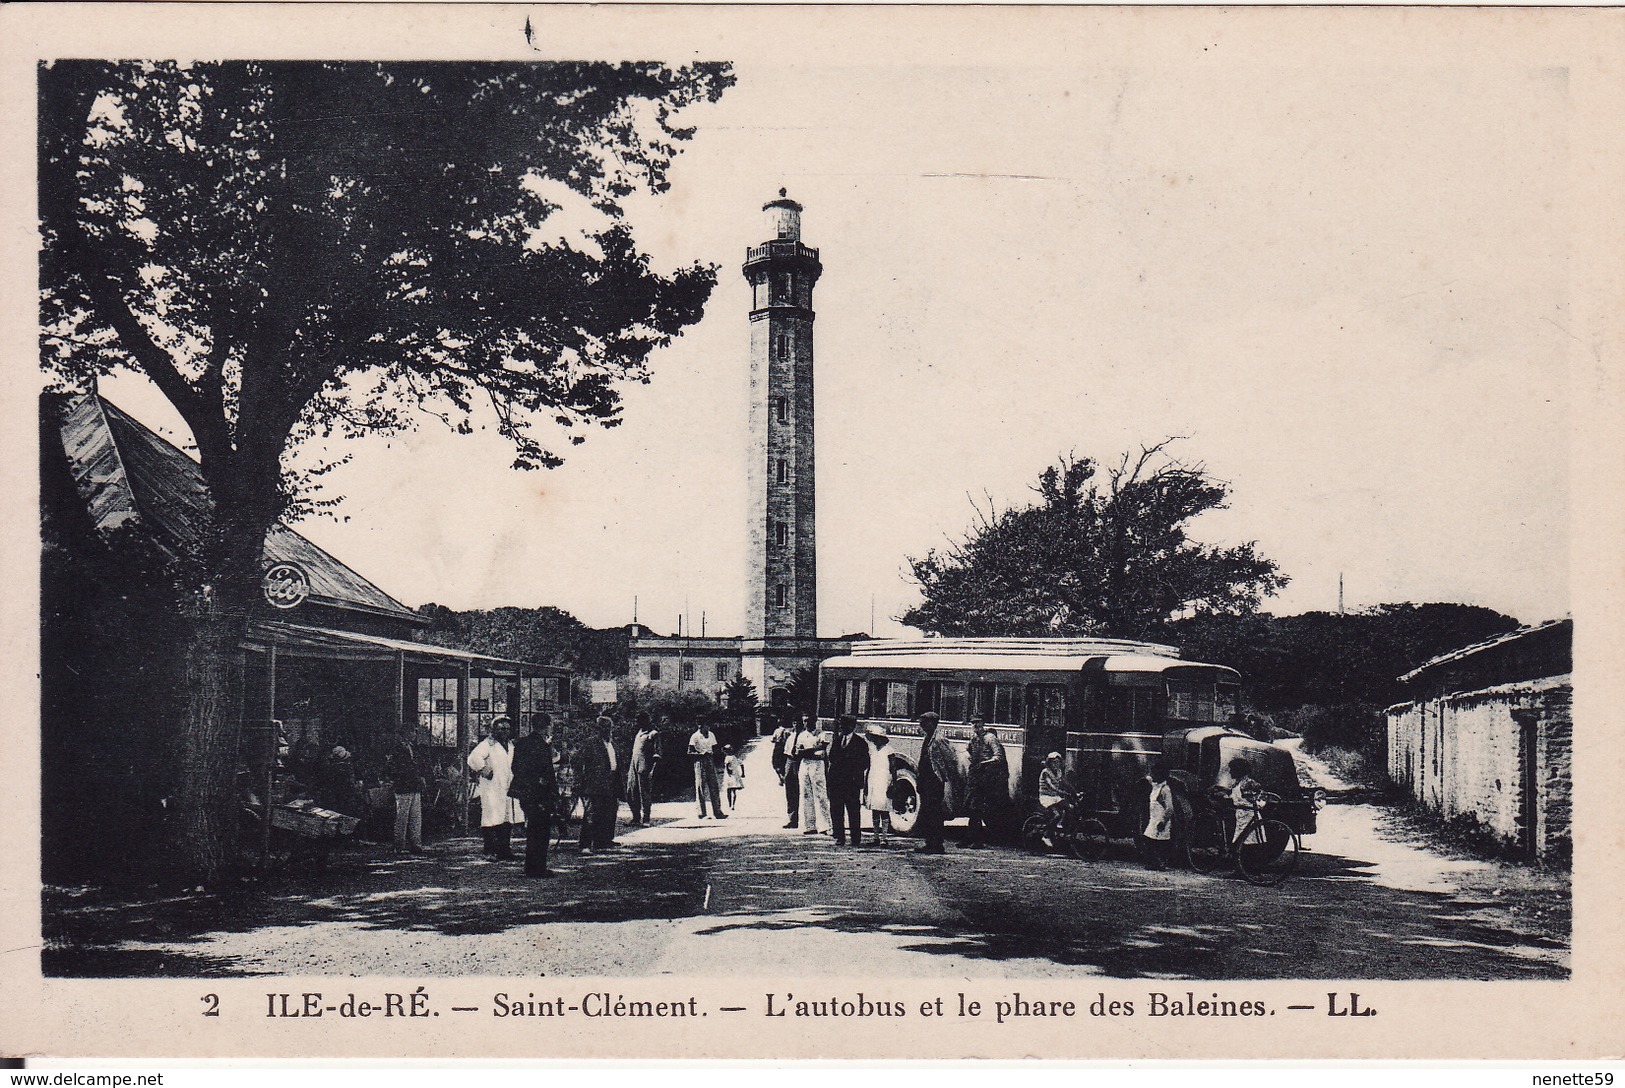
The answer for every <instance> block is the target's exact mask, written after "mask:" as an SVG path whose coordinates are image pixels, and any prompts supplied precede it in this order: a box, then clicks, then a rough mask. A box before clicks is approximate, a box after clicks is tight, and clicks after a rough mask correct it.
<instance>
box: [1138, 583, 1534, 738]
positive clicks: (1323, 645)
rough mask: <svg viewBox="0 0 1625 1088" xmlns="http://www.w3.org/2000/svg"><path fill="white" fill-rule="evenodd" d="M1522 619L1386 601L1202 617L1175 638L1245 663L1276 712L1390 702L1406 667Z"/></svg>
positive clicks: (1188, 650) (1186, 647)
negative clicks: (1356, 607) (1349, 608)
mask: <svg viewBox="0 0 1625 1088" xmlns="http://www.w3.org/2000/svg"><path fill="white" fill-rule="evenodd" d="M1517 626H1518V621H1517V620H1515V619H1513V618H1512V617H1511V616H1506V615H1503V614H1501V613H1500V612H1497V611H1495V610H1494V609H1491V608H1483V607H1480V606H1477V605H1466V604H1447V603H1436V604H1383V605H1377V606H1375V607H1373V608H1367V609H1362V610H1360V611H1358V612H1350V613H1348V614H1340V613H1336V612H1305V613H1303V614H1301V615H1297V616H1196V617H1192V618H1190V619H1185V620H1181V621H1179V622H1178V623H1176V624H1174V625H1173V626H1172V628H1171V629H1170V632H1169V636H1168V637H1169V640H1170V641H1172V642H1175V643H1176V644H1178V645H1179V646H1180V648H1181V649H1182V650H1183V651H1184V653H1185V656H1186V657H1190V658H1193V659H1195V660H1199V661H1210V662H1213V663H1214V664H1218V665H1229V666H1231V667H1232V668H1235V669H1239V670H1240V671H1241V674H1242V679H1243V682H1244V685H1245V691H1246V694H1247V700H1248V702H1249V703H1250V704H1251V705H1253V706H1255V707H1257V708H1258V709H1260V710H1263V711H1265V712H1268V713H1274V712H1276V711H1281V710H1289V709H1292V708H1294V707H1299V706H1304V705H1323V706H1324V705H1340V704H1363V705H1368V706H1372V707H1375V708H1378V709H1380V708H1382V707H1385V706H1388V705H1390V704H1392V703H1396V702H1399V701H1400V700H1401V699H1403V698H1404V697H1405V688H1404V685H1402V684H1400V683H1399V677H1400V675H1401V674H1403V673H1406V672H1409V671H1410V670H1411V669H1414V668H1416V667H1417V666H1418V665H1420V664H1422V662H1424V661H1426V660H1428V659H1429V658H1432V657H1436V656H1438V655H1439V654H1442V653H1445V652H1447V651H1450V650H1455V649H1459V648H1461V647H1463V646H1467V645H1471V644H1472V643H1475V642H1482V641H1483V640H1484V639H1487V638H1491V637H1493V636H1495V635H1500V634H1505V633H1506V632H1508V631H1511V630H1513V629H1514V628H1516V627H1517Z"/></svg>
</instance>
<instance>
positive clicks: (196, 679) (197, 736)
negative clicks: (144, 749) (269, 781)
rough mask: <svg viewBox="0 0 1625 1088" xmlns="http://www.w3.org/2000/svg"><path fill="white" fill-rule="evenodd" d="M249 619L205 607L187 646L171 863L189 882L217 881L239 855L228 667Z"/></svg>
mask: <svg viewBox="0 0 1625 1088" xmlns="http://www.w3.org/2000/svg"><path fill="white" fill-rule="evenodd" d="M246 629H247V623H246V621H245V619H244V617H243V616H242V614H241V613H238V614H235V615H233V614H232V613H231V612H228V611H225V610H223V609H220V608H217V607H213V606H211V607H209V608H208V609H207V610H206V611H205V612H204V614H203V615H201V616H199V617H198V620H197V626H196V628H195V629H194V632H193V636H192V639H191V642H190V643H189V644H188V645H187V646H186V662H185V672H184V674H183V675H184V679H185V683H186V704H185V719H184V720H183V721H182V723H181V750H180V761H181V768H180V770H181V773H180V791H179V804H180V813H179V815H180V820H179V824H178V827H177V828H176V836H175V837H176V842H175V843H174V846H175V852H174V854H173V855H172V864H173V866H174V868H175V870H176V875H178V876H182V877H184V878H185V879H187V880H192V879H197V880H203V881H209V880H214V879H215V878H217V877H218V876H219V875H220V874H221V873H222V871H224V870H225V869H226V868H228V867H229V866H230V865H231V864H232V863H233V862H234V861H235V860H236V857H237V825H238V796H237V761H238V746H239V742H240V733H241V727H240V723H239V722H238V721H237V717H236V715H235V714H233V713H232V708H233V707H234V706H235V705H236V692H235V684H236V682H237V681H238V677H237V675H236V674H237V670H236V669H235V668H234V667H233V665H234V658H235V656H236V654H237V653H238V644H239V643H240V642H241V641H242V638H243V635H244V633H245V632H246Z"/></svg>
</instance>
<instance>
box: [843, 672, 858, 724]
mask: <svg viewBox="0 0 1625 1088" xmlns="http://www.w3.org/2000/svg"><path fill="white" fill-rule="evenodd" d="M841 713H843V714H850V715H852V716H853V717H857V716H858V715H860V714H862V713H863V681H862V680H845V681H842V684H841Z"/></svg>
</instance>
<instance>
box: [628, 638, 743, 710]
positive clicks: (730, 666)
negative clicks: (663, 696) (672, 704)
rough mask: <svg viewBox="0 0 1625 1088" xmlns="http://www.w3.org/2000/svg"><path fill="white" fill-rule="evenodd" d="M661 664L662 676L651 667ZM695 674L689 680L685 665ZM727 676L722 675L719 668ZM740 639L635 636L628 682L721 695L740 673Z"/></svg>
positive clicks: (651, 686) (662, 688) (672, 689)
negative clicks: (657, 674)
mask: <svg viewBox="0 0 1625 1088" xmlns="http://www.w3.org/2000/svg"><path fill="white" fill-rule="evenodd" d="M652 665H658V666H659V673H660V675H659V676H658V677H656V676H654V675H652V670H651V668H650V666H652ZM685 666H688V667H690V668H691V670H692V673H693V676H692V678H691V679H685V678H684V675H683V670H684V667H685ZM719 669H720V670H721V672H722V673H723V675H721V676H718V675H717V674H718V670H719ZM739 671H740V656H739V640H738V639H732V638H709V639H707V638H693V639H690V638H651V639H634V640H633V641H632V643H631V644H630V646H629V647H628V649H627V676H626V680H627V682H628V683H629V684H630V685H631V686H633V687H648V688H655V689H657V690H660V691H697V692H700V693H701V694H703V695H709V696H710V697H711V698H713V699H715V698H718V697H719V696H720V695H721V694H722V689H723V688H725V687H727V686H728V682H729V681H730V680H732V679H733V678H734V677H736V676H738V675H739Z"/></svg>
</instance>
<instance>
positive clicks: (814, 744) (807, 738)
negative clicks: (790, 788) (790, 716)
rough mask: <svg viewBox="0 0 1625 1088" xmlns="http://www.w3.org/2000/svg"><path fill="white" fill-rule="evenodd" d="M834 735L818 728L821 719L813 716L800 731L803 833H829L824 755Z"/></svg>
mask: <svg viewBox="0 0 1625 1088" xmlns="http://www.w3.org/2000/svg"><path fill="white" fill-rule="evenodd" d="M832 739H833V738H832V737H831V736H830V735H829V734H828V733H824V732H820V731H819V728H818V719H816V718H813V717H811V716H809V717H808V718H807V719H806V723H805V724H804V725H803V726H802V727H801V732H799V733H797V734H796V757H797V758H798V759H800V760H801V833H802V834H803V835H816V834H818V833H819V832H823V833H824V834H826V835H827V834H829V785H828V782H827V780H826V778H825V774H824V759H825V757H826V756H828V754H829V744H830V741H831V740H832Z"/></svg>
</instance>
